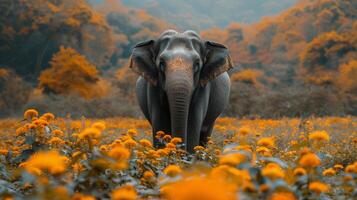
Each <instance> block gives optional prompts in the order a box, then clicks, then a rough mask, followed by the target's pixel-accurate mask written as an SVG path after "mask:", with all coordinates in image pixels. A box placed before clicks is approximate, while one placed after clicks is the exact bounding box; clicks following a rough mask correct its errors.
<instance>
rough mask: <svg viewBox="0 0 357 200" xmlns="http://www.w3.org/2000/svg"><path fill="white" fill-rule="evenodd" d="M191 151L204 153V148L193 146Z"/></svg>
mask: <svg viewBox="0 0 357 200" xmlns="http://www.w3.org/2000/svg"><path fill="white" fill-rule="evenodd" d="M193 150H194V151H204V150H205V148H204V147H203V146H195V147H194V148H193Z"/></svg>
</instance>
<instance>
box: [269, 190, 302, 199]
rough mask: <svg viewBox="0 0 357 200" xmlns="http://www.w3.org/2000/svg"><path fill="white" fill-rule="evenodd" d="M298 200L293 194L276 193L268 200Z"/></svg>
mask: <svg viewBox="0 0 357 200" xmlns="http://www.w3.org/2000/svg"><path fill="white" fill-rule="evenodd" d="M296 199H297V198H296V197H295V195H294V194H293V193H291V192H274V193H273V194H272V195H271V196H270V197H269V198H268V200H296Z"/></svg>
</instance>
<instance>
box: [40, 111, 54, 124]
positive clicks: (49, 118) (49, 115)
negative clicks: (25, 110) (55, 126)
mask: <svg viewBox="0 0 357 200" xmlns="http://www.w3.org/2000/svg"><path fill="white" fill-rule="evenodd" d="M41 118H43V119H44V120H46V121H47V122H52V121H53V120H54V119H55V115H54V114H52V113H45V114H43V115H42V116H41Z"/></svg>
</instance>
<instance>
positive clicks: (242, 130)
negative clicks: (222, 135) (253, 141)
mask: <svg viewBox="0 0 357 200" xmlns="http://www.w3.org/2000/svg"><path fill="white" fill-rule="evenodd" d="M250 132H251V130H250V129H249V128H248V127H241V128H240V129H239V130H238V134H239V135H242V136H246V135H248V134H249V133H250Z"/></svg>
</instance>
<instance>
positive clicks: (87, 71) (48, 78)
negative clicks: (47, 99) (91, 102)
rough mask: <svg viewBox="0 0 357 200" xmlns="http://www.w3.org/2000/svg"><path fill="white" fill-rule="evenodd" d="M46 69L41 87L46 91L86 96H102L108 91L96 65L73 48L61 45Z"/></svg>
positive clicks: (41, 77)
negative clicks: (49, 66)
mask: <svg viewBox="0 0 357 200" xmlns="http://www.w3.org/2000/svg"><path fill="white" fill-rule="evenodd" d="M50 64H51V68H49V69H46V70H44V71H43V72H42V73H41V75H40V77H39V81H40V87H41V88H44V90H45V92H54V93H60V94H72V93H74V94H79V95H81V96H82V97H84V98H93V97H101V96H103V95H105V94H106V93H107V89H108V84H107V83H106V82H105V81H104V80H101V79H100V78H99V75H98V71H97V69H96V68H95V66H94V65H92V64H91V63H89V62H88V61H87V59H86V58H85V57H84V56H82V55H80V54H79V53H78V52H77V51H76V50H74V49H72V48H64V47H61V48H60V51H59V52H58V53H56V54H55V55H54V56H53V58H52V60H51V62H50Z"/></svg>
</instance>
